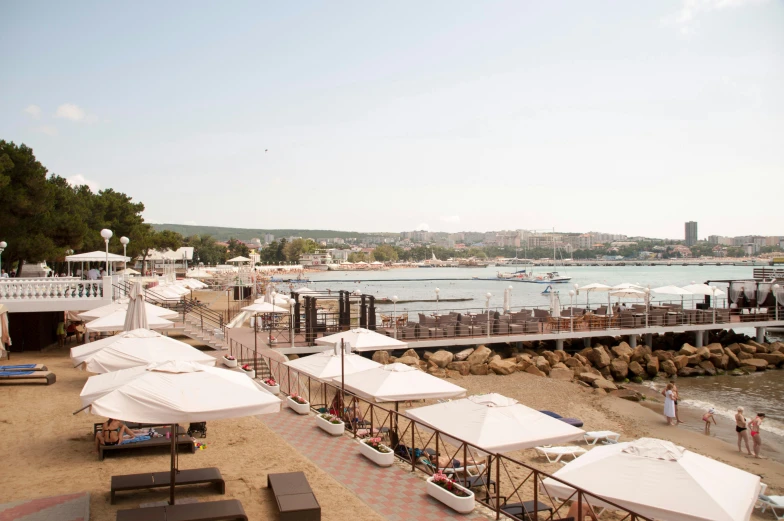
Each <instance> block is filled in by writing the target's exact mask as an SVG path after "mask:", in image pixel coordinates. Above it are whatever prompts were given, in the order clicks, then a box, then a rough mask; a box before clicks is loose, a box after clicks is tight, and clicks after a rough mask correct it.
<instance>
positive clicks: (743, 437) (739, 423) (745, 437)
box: [735, 407, 752, 456]
mask: <svg viewBox="0 0 784 521" xmlns="http://www.w3.org/2000/svg"><path fill="white" fill-rule="evenodd" d="M746 431H747V428H746V418H744V417H743V407H738V413H737V414H736V415H735V432H737V433H738V452H743V450H742V449H741V448H740V442H741V441H744V442H745V443H746V452H748V453H749V456H751V455H752V454H751V449H750V448H749V433H748V432H746Z"/></svg>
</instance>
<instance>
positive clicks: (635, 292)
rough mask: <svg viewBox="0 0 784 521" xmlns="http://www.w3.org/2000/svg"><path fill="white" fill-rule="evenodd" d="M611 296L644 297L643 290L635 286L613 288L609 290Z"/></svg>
mask: <svg viewBox="0 0 784 521" xmlns="http://www.w3.org/2000/svg"><path fill="white" fill-rule="evenodd" d="M610 296H612V297H624V298H645V291H643V290H640V289H635V288H626V289H614V290H612V291H611V292H610Z"/></svg>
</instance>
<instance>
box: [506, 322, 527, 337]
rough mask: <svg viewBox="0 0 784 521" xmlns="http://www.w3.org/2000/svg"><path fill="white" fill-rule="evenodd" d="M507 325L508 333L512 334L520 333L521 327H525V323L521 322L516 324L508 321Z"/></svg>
mask: <svg viewBox="0 0 784 521" xmlns="http://www.w3.org/2000/svg"><path fill="white" fill-rule="evenodd" d="M508 327H509V333H510V334H512V335H520V334H522V333H523V329H524V328H525V325H524V324H522V323H521V324H518V323H514V322H510V323H509V324H508Z"/></svg>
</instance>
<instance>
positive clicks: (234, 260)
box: [226, 255, 250, 262]
mask: <svg viewBox="0 0 784 521" xmlns="http://www.w3.org/2000/svg"><path fill="white" fill-rule="evenodd" d="M226 262H250V259H249V258H247V257H243V256H242V255H240V256H238V257H234V258H233V259H229V260H227V261H226Z"/></svg>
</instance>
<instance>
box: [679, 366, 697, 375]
mask: <svg viewBox="0 0 784 521" xmlns="http://www.w3.org/2000/svg"><path fill="white" fill-rule="evenodd" d="M678 376H684V377H686V376H697V370H696V369H695V368H694V367H682V368H680V369H678Z"/></svg>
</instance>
